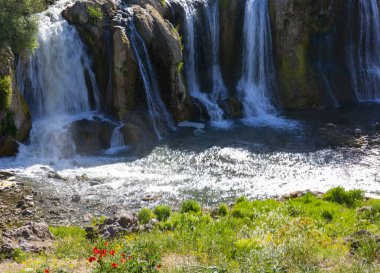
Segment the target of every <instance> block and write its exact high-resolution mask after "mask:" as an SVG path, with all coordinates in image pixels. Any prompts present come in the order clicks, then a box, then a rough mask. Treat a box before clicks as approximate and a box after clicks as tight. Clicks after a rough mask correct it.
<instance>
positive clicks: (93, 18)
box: [87, 6, 104, 24]
mask: <svg viewBox="0 0 380 273" xmlns="http://www.w3.org/2000/svg"><path fill="white" fill-rule="evenodd" d="M87 13H88V16H89V17H90V22H91V24H97V23H98V22H99V21H100V20H102V19H103V17H104V14H103V12H102V9H101V8H100V7H96V6H94V7H88V8H87Z"/></svg>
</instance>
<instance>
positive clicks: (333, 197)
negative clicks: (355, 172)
mask: <svg viewBox="0 0 380 273" xmlns="http://www.w3.org/2000/svg"><path fill="white" fill-rule="evenodd" d="M323 198H324V199H325V200H327V201H330V202H335V203H338V204H341V205H346V206H347V207H349V208H352V207H355V206H357V205H359V204H360V202H362V201H363V200H364V192H363V191H362V190H350V191H346V190H345V189H344V188H342V187H337V188H333V189H331V190H329V191H328V192H326V194H325V195H324V196H323Z"/></svg>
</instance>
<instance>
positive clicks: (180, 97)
mask: <svg viewBox="0 0 380 273" xmlns="http://www.w3.org/2000/svg"><path fill="white" fill-rule="evenodd" d="M128 4H136V5H132V6H131V7H132V9H133V13H134V15H133V21H134V23H135V25H136V28H137V30H138V32H139V34H140V35H141V37H142V38H143V40H144V42H145V43H146V45H147V48H148V51H149V55H150V58H151V61H152V63H153V66H154V70H155V73H156V75H157V79H158V83H159V87H160V91H161V97H162V98H163V101H164V102H165V104H166V107H167V108H168V109H169V111H170V112H171V113H172V115H173V117H174V119H175V120H176V121H182V120H185V119H188V118H190V117H191V115H192V103H191V100H190V97H189V94H188V91H187V89H186V85H185V84H184V79H183V75H182V71H180V69H179V67H180V64H181V63H182V52H181V43H180V37H179V35H178V33H177V32H176V31H175V29H174V27H173V26H172V25H171V24H170V23H169V22H168V21H166V20H165V19H164V18H163V17H162V15H161V14H163V13H164V12H165V10H164V8H163V6H162V5H161V3H159V2H157V1H142V0H140V1H128ZM92 9H97V10H98V11H101V14H102V16H98V17H97V18H96V20H94V18H92V15H91V10H92ZM116 14H117V8H116V6H115V3H114V1H112V0H100V1H94V0H91V1H86V2H77V3H76V4H75V5H73V6H72V7H70V8H68V9H67V10H65V11H64V13H63V16H64V17H65V18H66V19H67V20H68V22H69V23H71V24H73V25H75V26H76V27H77V29H78V31H79V33H80V35H81V37H82V39H83V41H84V42H85V44H86V45H87V46H88V48H89V51H90V54H91V55H92V56H93V59H94V62H93V66H94V71H95V74H96V78H97V81H98V83H99V87H100V90H102V94H103V95H102V102H103V110H104V111H105V112H106V113H107V114H111V115H113V116H114V117H115V118H117V119H118V120H120V121H122V122H123V123H125V124H126V126H127V127H128V128H129V130H123V131H129V132H130V128H135V129H136V130H138V131H139V132H135V133H134V135H145V136H146V137H148V138H149V135H150V134H149V133H148V132H147V131H149V126H150V122H149V119H148V118H147V111H146V109H147V102H146V97H145V90H144V86H143V84H142V79H141V76H140V73H139V69H138V64H137V61H136V58H135V56H134V53H133V50H132V48H131V44H130V41H129V39H128V37H127V35H126V34H125V31H124V29H123V27H124V26H122V25H120V24H119V23H118V22H117V20H114V19H115V16H116ZM126 138H127V137H126ZM126 142H127V143H128V142H134V140H129V139H126Z"/></svg>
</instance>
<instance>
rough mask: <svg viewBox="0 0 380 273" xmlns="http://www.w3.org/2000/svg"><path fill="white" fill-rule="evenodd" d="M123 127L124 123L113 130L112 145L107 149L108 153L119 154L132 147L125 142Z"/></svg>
mask: <svg viewBox="0 0 380 273" xmlns="http://www.w3.org/2000/svg"><path fill="white" fill-rule="evenodd" d="M123 127H124V124H121V125H119V126H117V127H116V128H115V129H114V130H113V133H112V137H111V147H110V148H109V149H108V150H107V151H105V154H106V155H117V154H120V153H122V152H126V151H129V150H130V149H131V147H130V146H129V145H126V144H125V141H124V135H123V133H122V131H121V130H122V128H123Z"/></svg>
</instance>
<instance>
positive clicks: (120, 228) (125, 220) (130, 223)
mask: <svg viewBox="0 0 380 273" xmlns="http://www.w3.org/2000/svg"><path fill="white" fill-rule="evenodd" d="M138 228H139V223H138V220H137V216H136V214H134V213H132V212H128V211H120V212H117V213H115V215H114V216H113V217H111V218H107V219H106V220H105V221H104V223H101V224H98V225H96V226H94V227H87V228H86V233H87V234H86V237H87V238H89V239H93V238H96V237H97V236H102V237H103V238H115V237H116V236H118V235H120V234H126V233H130V232H133V231H136V230H137V229H138Z"/></svg>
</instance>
